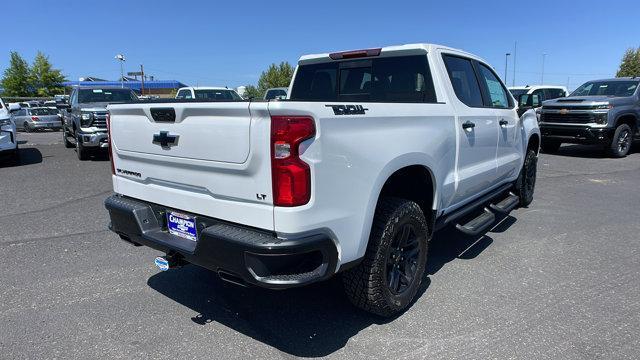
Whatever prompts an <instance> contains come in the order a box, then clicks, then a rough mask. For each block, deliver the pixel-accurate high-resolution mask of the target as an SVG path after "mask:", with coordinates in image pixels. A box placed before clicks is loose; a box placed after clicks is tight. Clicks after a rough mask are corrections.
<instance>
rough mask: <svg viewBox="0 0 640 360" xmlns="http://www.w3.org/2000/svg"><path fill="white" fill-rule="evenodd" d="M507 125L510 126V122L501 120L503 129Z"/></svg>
mask: <svg viewBox="0 0 640 360" xmlns="http://www.w3.org/2000/svg"><path fill="white" fill-rule="evenodd" d="M507 125H509V122H508V121H507V120H505V119H501V120H500V126H502V127H507Z"/></svg>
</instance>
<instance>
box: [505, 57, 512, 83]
mask: <svg viewBox="0 0 640 360" xmlns="http://www.w3.org/2000/svg"><path fill="white" fill-rule="evenodd" d="M509 56H511V53H506V54H504V83H505V84H506V83H507V68H508V67H509Z"/></svg>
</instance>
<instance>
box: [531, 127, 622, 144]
mask: <svg viewBox="0 0 640 360" xmlns="http://www.w3.org/2000/svg"><path fill="white" fill-rule="evenodd" d="M614 131H615V129H612V128H594V127H590V126H562V125H546V124H544V123H541V124H540V133H541V135H542V140H553V141H559V142H563V143H571V144H609V143H611V139H612V137H613V133H614Z"/></svg>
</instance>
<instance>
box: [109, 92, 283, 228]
mask: <svg viewBox="0 0 640 360" xmlns="http://www.w3.org/2000/svg"><path fill="white" fill-rule="evenodd" d="M109 112H110V114H111V124H110V125H111V129H110V133H111V144H112V152H113V159H114V167H115V176H114V177H113V180H114V189H115V191H116V192H117V193H120V194H122V195H125V196H130V197H133V198H137V199H141V200H146V201H150V202H154V203H157V204H160V205H164V206H167V207H171V208H175V209H178V210H183V211H186V212H192V213H196V214H200V215H204V216H209V217H214V218H219V219H222V220H226V221H231V222H236V223H241V224H245V225H249V226H254V227H259V228H263V229H273V203H272V200H271V199H272V197H271V192H272V190H271V169H270V159H269V156H270V145H269V141H270V140H269V136H270V120H269V114H268V111H267V104H266V103H254V104H251V109H250V108H249V103H247V102H203V103H192V102H189V103H134V104H122V105H112V106H110V107H109ZM174 114H175V115H174Z"/></svg>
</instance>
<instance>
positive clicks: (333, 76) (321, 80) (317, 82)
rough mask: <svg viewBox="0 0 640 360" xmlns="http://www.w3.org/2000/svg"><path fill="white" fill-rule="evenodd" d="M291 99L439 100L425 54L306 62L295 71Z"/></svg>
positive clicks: (396, 101) (411, 101)
mask: <svg viewBox="0 0 640 360" xmlns="http://www.w3.org/2000/svg"><path fill="white" fill-rule="evenodd" d="M290 99H291V100H300V101H361V102H389V103H435V102H437V99H436V94H435V90H434V86H433V79H432V78H431V73H430V70H429V63H428V60H427V55H426V54H424V55H407V56H402V55H399V56H387V57H372V58H363V59H353V60H340V61H336V60H333V61H331V62H324V63H318V64H306V65H305V64H303V65H300V66H299V67H298V71H297V72H296V77H295V79H294V82H293V88H292V89H291V96H290Z"/></svg>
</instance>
